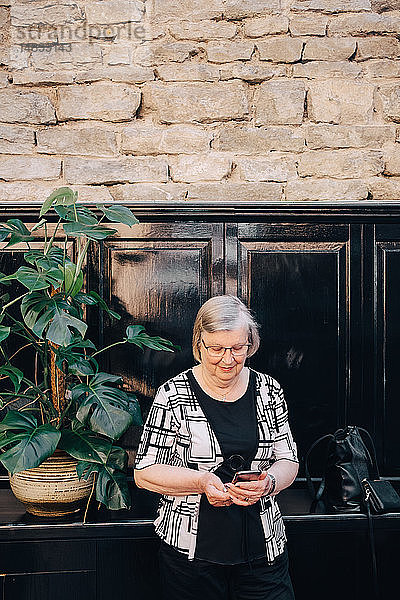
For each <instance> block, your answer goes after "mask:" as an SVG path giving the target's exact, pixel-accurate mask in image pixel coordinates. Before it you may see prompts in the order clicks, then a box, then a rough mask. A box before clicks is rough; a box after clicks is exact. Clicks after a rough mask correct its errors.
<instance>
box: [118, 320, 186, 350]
mask: <svg viewBox="0 0 400 600" xmlns="http://www.w3.org/2000/svg"><path fill="white" fill-rule="evenodd" d="M126 336H127V339H126V341H127V342H129V343H130V344H135V345H136V346H138V347H139V348H141V349H142V350H143V348H144V347H146V348H151V349H152V350H164V351H165V352H174V351H175V350H177V349H179V346H175V345H174V344H173V343H172V342H170V341H169V340H166V339H164V338H162V337H159V336H155V337H152V336H150V335H149V334H148V333H146V331H145V329H144V327H143V325H129V326H128V327H127V328H126Z"/></svg>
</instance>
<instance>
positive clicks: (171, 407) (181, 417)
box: [135, 371, 298, 561]
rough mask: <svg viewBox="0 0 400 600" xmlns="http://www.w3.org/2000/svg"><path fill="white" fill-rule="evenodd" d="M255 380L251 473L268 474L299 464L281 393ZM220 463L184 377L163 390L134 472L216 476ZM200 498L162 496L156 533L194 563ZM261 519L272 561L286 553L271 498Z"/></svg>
mask: <svg viewBox="0 0 400 600" xmlns="http://www.w3.org/2000/svg"><path fill="white" fill-rule="evenodd" d="M255 374H256V378H255V381H256V403H257V423H258V434H259V445H258V449H257V452H256V455H255V458H254V461H253V462H252V463H251V468H252V469H261V470H266V469H268V468H269V467H270V466H271V464H272V463H274V462H276V461H277V460H281V459H287V460H291V461H293V462H298V460H297V453H296V444H295V443H294V441H293V438H292V434H291V431H290V428H289V424H288V413H287V406H286V402H285V400H284V397H283V392H282V389H281V387H280V385H279V384H278V382H277V381H275V379H273V378H272V377H270V376H269V375H264V374H262V373H258V372H255ZM222 462H223V456H222V453H221V448H220V446H219V444H218V441H217V438H216V436H215V433H214V432H213V430H212V428H211V427H210V424H209V423H208V421H207V418H206V416H205V415H204V413H203V411H202V409H201V407H200V404H199V402H198V401H197V399H196V397H195V395H194V394H193V392H192V389H191V387H190V384H189V380H188V377H187V371H184V372H183V373H180V374H179V375H177V376H176V377H173V378H172V379H170V380H169V381H167V382H166V383H165V384H164V385H162V386H161V387H160V388H159V390H158V392H157V394H156V397H155V399H154V402H153V405H152V407H151V409H150V413H149V416H148V418H147V421H146V424H145V426H144V430H143V435H142V438H141V442H140V445H139V449H138V452H137V456H136V462H135V468H136V469H144V468H146V467H149V466H150V465H154V464H167V465H172V466H178V467H187V468H190V469H196V470H199V471H215V469H216V468H217V467H218V466H219V465H220V464H221V463H222ZM200 497H201V496H200V494H189V495H187V496H178V497H177V496H168V495H165V496H162V498H161V501H160V506H159V512H158V517H157V519H156V520H155V528H156V533H157V534H158V535H159V536H160V537H161V539H163V540H164V541H165V542H166V543H167V544H170V545H171V546H173V547H174V548H176V549H177V550H179V551H180V552H184V553H186V554H188V558H189V559H193V557H194V554H195V548H196V537H197V522H198V514H199V507H200ZM260 515H261V522H262V526H263V529H264V535H265V545H266V556H267V560H268V561H273V560H274V559H275V558H276V557H277V556H278V555H279V554H281V553H282V552H283V550H284V545H285V542H286V535H285V530H284V524H283V520H282V517H281V514H280V511H279V508H278V505H277V503H276V501H275V499H274V497H271V498H269V497H267V496H266V497H262V498H261V500H260Z"/></svg>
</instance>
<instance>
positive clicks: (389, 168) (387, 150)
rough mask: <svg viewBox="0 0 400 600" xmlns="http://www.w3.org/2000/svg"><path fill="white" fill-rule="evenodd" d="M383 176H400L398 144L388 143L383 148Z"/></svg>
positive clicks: (399, 147) (399, 145) (399, 150)
mask: <svg viewBox="0 0 400 600" xmlns="http://www.w3.org/2000/svg"><path fill="white" fill-rule="evenodd" d="M383 160H384V162H385V170H384V175H390V176H397V177H398V176H400V144H399V143H398V142H396V143H390V142H389V143H388V144H385V146H384V148H383Z"/></svg>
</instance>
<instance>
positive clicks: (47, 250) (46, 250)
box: [44, 217, 62, 256]
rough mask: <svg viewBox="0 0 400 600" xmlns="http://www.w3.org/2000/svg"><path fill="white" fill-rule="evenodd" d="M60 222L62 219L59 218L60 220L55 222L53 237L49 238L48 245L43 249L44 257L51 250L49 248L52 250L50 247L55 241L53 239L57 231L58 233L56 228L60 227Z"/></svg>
mask: <svg viewBox="0 0 400 600" xmlns="http://www.w3.org/2000/svg"><path fill="white" fill-rule="evenodd" d="M61 220H62V219H61V217H60V218H59V219H58V222H57V225H56V228H55V230H54V233H53V235H52V236H51V238H50V241H49V243H48V244H47V248H46V247H45V249H44V255H45V256H46V255H47V254H48V252H49V251H50V250H51V248H52V246H53V243H54V240H55V237H56V233H57V231H58V228H59V227H60V224H61Z"/></svg>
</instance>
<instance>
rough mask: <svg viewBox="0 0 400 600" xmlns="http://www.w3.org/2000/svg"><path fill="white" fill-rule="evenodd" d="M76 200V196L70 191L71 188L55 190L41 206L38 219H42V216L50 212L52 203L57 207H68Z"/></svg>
mask: <svg viewBox="0 0 400 600" xmlns="http://www.w3.org/2000/svg"><path fill="white" fill-rule="evenodd" d="M76 199H77V194H76V193H75V192H74V191H73V190H71V188H69V187H60V188H57V189H56V190H54V192H52V193H51V194H50V196H49V197H48V198H46V200H45V201H44V202H43V205H42V208H41V211H40V217H43V215H45V214H46V213H47V212H48V211H49V210H50V208H51V207H52V205H53V202H54V203H55V204H56V206H58V205H62V206H69V205H71V204H75V202H76Z"/></svg>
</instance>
